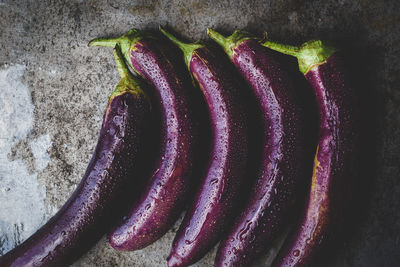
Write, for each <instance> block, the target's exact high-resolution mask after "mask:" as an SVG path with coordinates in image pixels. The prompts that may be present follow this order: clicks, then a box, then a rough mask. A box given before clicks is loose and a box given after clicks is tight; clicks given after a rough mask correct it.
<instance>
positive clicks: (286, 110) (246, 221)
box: [208, 29, 308, 266]
mask: <svg viewBox="0 0 400 267" xmlns="http://www.w3.org/2000/svg"><path fill="white" fill-rule="evenodd" d="M208 35H209V36H210V37H211V38H212V39H213V40H215V41H216V42H217V43H218V44H220V45H221V46H222V47H223V48H224V50H225V51H226V53H227V54H228V56H229V57H230V59H231V60H232V62H233V64H234V65H235V66H236V68H237V69H238V70H239V72H240V73H241V74H242V75H243V77H244V78H245V80H246V81H247V82H248V83H249V84H250V86H251V88H252V93H253V94H254V95H255V97H256V99H257V102H258V105H259V107H260V110H261V113H262V121H261V123H262V124H261V125H262V128H263V129H262V131H263V140H262V144H260V145H262V146H263V153H262V159H261V165H260V167H259V170H258V180H257V182H256V184H255V185H254V186H253V189H252V194H251V196H250V199H249V201H248V203H247V205H246V206H245V209H244V210H243V212H242V214H241V215H240V216H239V217H238V218H237V219H236V222H235V224H234V227H233V228H232V229H231V230H230V231H229V234H228V235H227V236H226V237H225V238H224V239H223V240H222V242H221V243H220V246H219V249H218V252H217V256H216V259H215V266H247V265H248V264H251V263H252V262H253V261H254V260H255V259H257V257H259V256H260V255H262V254H263V253H265V252H266V251H267V249H268V246H271V243H272V242H273V240H274V239H275V238H276V237H277V236H278V235H279V233H280V232H281V231H282V230H283V229H284V227H285V225H286V223H287V219H288V217H289V216H288V215H289V214H290V213H291V212H292V211H293V207H294V205H293V204H294V202H295V200H296V196H297V194H296V189H297V187H298V185H299V184H300V183H302V182H303V181H304V176H305V175H304V174H305V171H304V170H305V167H306V166H307V165H308V164H307V162H306V160H307V157H306V151H305V143H306V142H305V141H306V134H307V131H306V130H305V127H304V120H305V116H304V115H305V114H304V110H303V109H302V108H301V105H300V103H299V99H297V98H296V94H295V90H296V88H295V87H294V86H293V82H292V80H291V78H290V77H289V75H288V74H287V73H286V72H285V71H284V69H283V65H282V64H281V62H279V61H278V60H277V59H276V57H275V56H274V54H273V52H272V51H271V50H269V49H267V48H265V47H263V46H262V45H261V44H260V43H259V40H258V39H256V38H255V37H253V36H252V35H251V34H250V33H247V32H244V31H235V32H234V33H233V34H232V35H231V36H230V37H224V36H222V35H221V34H219V33H217V32H215V31H213V30H211V29H209V30H208Z"/></svg>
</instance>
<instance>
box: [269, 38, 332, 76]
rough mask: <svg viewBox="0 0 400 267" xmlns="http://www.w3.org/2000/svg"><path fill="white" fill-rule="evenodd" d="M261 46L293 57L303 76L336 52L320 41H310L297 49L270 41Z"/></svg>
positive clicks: (296, 47)
mask: <svg viewBox="0 0 400 267" xmlns="http://www.w3.org/2000/svg"><path fill="white" fill-rule="evenodd" d="M262 45H263V46H265V47H268V48H270V49H272V50H275V51H278V52H281V53H283V54H287V55H291V56H295V57H296V58H297V60H298V62H299V69H300V71H301V72H302V73H303V74H306V73H307V72H308V71H309V70H311V69H312V68H313V67H315V66H318V65H321V64H322V63H324V62H325V61H326V60H327V59H328V58H329V57H330V56H331V55H332V54H333V53H334V52H335V51H336V49H335V48H334V47H332V46H330V45H328V44H325V42H322V41H321V40H311V41H308V42H305V43H304V44H302V45H301V46H299V47H298V46H291V45H284V44H278V43H275V42H271V41H266V42H265V43H262Z"/></svg>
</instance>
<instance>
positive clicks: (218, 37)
mask: <svg viewBox="0 0 400 267" xmlns="http://www.w3.org/2000/svg"><path fill="white" fill-rule="evenodd" d="M207 35H208V36H209V37H210V38H211V39H213V40H214V41H215V42H216V43H217V44H219V45H220V46H221V47H222V48H223V49H224V50H225V53H226V54H227V55H228V56H229V58H230V59H232V56H233V51H232V46H233V45H234V43H233V42H232V40H231V39H230V38H228V37H225V36H223V35H222V34H220V33H219V32H216V31H214V30H213V29H211V28H207Z"/></svg>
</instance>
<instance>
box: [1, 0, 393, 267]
mask: <svg viewBox="0 0 400 267" xmlns="http://www.w3.org/2000/svg"><path fill="white" fill-rule="evenodd" d="M114 2H115V1H96V0H91V1H83V0H81V1H79V0H74V1H34V0H30V1H13V0H0V69H7V68H8V67H9V66H13V65H22V66H24V68H25V69H24V74H23V76H22V78H21V79H22V82H23V83H24V84H25V85H26V86H27V87H28V88H29V90H30V94H31V98H32V103H33V105H34V111H33V116H34V118H33V122H34V123H33V129H32V130H31V131H30V132H29V133H28V134H27V135H26V136H25V137H24V138H23V140H18V142H15V143H13V145H12V148H11V151H10V152H9V154H8V159H9V160H10V161H15V160H22V161H23V162H24V164H25V165H26V168H27V171H28V173H30V174H32V173H33V174H35V175H36V174H37V180H38V183H39V184H40V185H41V186H45V192H46V193H45V199H44V202H45V203H44V206H45V207H46V212H45V214H44V217H43V220H42V223H45V221H46V220H47V219H48V218H49V217H50V216H51V215H52V214H54V213H55V212H56V211H57V209H58V208H59V207H61V206H62V204H63V203H64V202H65V201H66V200H67V199H68V197H69V196H70V194H71V192H72V191H73V190H74V188H75V187H76V185H77V184H78V183H79V181H80V179H81V177H82V175H83V173H84V171H85V169H86V166H87V164H88V162H89V160H90V157H91V154H92V151H93V150H94V147H95V144H96V142H97V134H98V132H99V129H100V126H101V121H102V116H103V112H104V110H105V107H106V103H107V97H108V95H109V94H110V93H111V91H112V90H113V88H114V86H115V85H116V84H117V82H118V80H119V76H118V74H117V71H116V68H115V66H114V61H113V57H112V51H111V49H106V48H88V47H87V43H88V41H89V40H91V39H93V38H96V37H101V36H119V35H121V34H123V33H125V32H126V31H127V30H129V29H130V28H131V27H137V28H140V29H150V30H155V29H157V27H158V25H159V24H161V25H163V26H166V27H167V28H170V29H173V30H174V31H176V32H177V33H179V34H180V35H181V36H182V37H184V38H187V40H190V41H194V40H196V39H198V38H202V39H205V38H206V28H207V27H212V28H214V29H216V30H219V31H221V32H222V33H225V34H229V33H231V32H232V31H233V30H235V29H247V30H250V31H253V32H255V33H257V34H260V35H261V34H262V33H263V32H264V31H268V36H269V37H270V38H271V39H273V40H277V41H282V42H287V43H291V44H299V43H300V42H303V41H305V40H308V39H311V38H324V39H328V40H331V41H334V42H336V43H338V44H340V45H342V46H344V47H347V48H351V51H356V52H357V53H358V54H359V55H362V57H360V60H361V61H360V62H363V64H362V65H363V71H364V74H363V75H361V77H362V78H363V79H364V80H366V81H368V86H367V87H366V89H368V90H373V92H374V96H375V99H374V104H376V105H374V106H373V107H371V109H372V111H373V113H374V114H376V116H372V117H371V128H370V129H369V131H371V132H373V133H376V139H375V140H376V145H371V148H370V149H369V150H368V149H367V150H366V151H367V152H366V153H370V154H371V155H374V161H373V162H374V164H373V166H374V169H373V171H372V172H369V173H367V176H368V177H366V178H365V182H363V183H361V184H360V188H363V187H364V185H366V187H367V188H371V193H370V194H369V195H368V197H367V199H368V201H367V202H366V203H368V204H367V208H366V209H365V210H366V212H365V214H364V215H363V216H362V219H361V220H359V221H358V222H357V227H355V230H354V231H352V232H351V233H350V234H349V235H348V238H347V239H346V241H345V242H344V243H343V244H342V246H341V248H340V249H339V250H338V251H335V253H334V254H333V255H331V257H330V260H329V263H328V264H329V266H335V267H336V266H337V267H339V266H349V267H350V266H399V265H398V264H400V212H398V210H399V208H400V197H399V196H400V183H399V182H398V178H399V177H400V164H399V163H400V152H399V151H400V90H399V86H398V85H399V84H400V81H399V77H400V76H399V69H400V63H399V62H400V61H399V59H400V56H399V43H400V26H399V25H400V6H399V2H398V1H396V0H387V1H384V0H374V1H372V0H370V1H366V0H339V1H338V0H327V1H317V0H310V1H297V0H286V1H285V0H277V1H274V0H271V1H261V0H259V1H256V0H253V1H233V0H232V1H204V0H198V1H194V0H189V1H183V0H172V1H161V0H153V1H151V0H148V1H138V0H135V1H128V0H125V1H118V3H114ZM357 53H356V54H357ZM0 90H1V88H0ZM368 94H369V96H371V93H369V91H368ZM368 116H369V115H368ZM375 117H376V118H375ZM375 120H376V121H377V123H372V122H373V121H375ZM47 135H48V136H50V139H51V140H50V141H51V142H50V143H51V146H50V147H49V148H48V149H47V150H46V151H47V153H48V154H49V156H50V161H49V162H48V164H47V165H46V167H45V168H44V169H40V168H38V166H36V165H35V160H36V156H35V153H33V152H32V146H31V145H30V144H31V142H33V141H34V140H36V139H37V138H39V137H40V136H47ZM0 138H1V136H0ZM374 144H375V142H374ZM1 167H2V168H4V167H3V166H1ZM1 171H2V170H0V173H1ZM369 176H371V177H369ZM21 198H22V199H23V201H26V202H29V201H30V200H29V198H28V197H27V196H21ZM0 209H2V204H1V203H0ZM8 212H10V213H12V212H13V211H12V210H10V211H8ZM178 226H179V224H178V223H177V224H176V225H175V226H174V227H173V229H171V231H169V232H168V233H167V234H166V235H165V236H164V237H163V238H162V239H160V240H159V241H157V242H156V243H154V244H153V245H151V246H149V247H147V248H145V249H143V250H140V251H135V252H116V251H114V250H113V249H112V248H111V247H110V246H109V245H108V244H107V242H106V240H105V238H103V239H101V240H100V241H99V242H98V244H97V245H96V246H95V247H93V248H92V249H91V250H90V251H89V252H88V253H87V254H86V255H84V256H83V257H82V258H81V259H80V260H79V261H77V262H76V263H75V264H74V265H73V266H77V267H78V266H149V267H152V266H165V265H166V261H165V259H166V257H167V255H168V253H169V249H170V244H171V242H172V239H173V237H174V233H175V231H176V230H177V228H178ZM22 231H23V230H22ZM20 241H22V240H20ZM0 245H1V243H0ZM214 255H215V249H214V250H213V251H212V252H210V253H209V254H207V256H206V257H205V258H203V259H202V260H201V261H200V262H198V263H196V264H195V265H194V266H212V264H213V258H214ZM265 261H266V260H265V259H263V260H261V261H259V262H258V263H257V264H256V266H265Z"/></svg>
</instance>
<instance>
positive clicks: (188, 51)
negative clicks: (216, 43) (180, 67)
mask: <svg viewBox="0 0 400 267" xmlns="http://www.w3.org/2000/svg"><path fill="white" fill-rule="evenodd" d="M159 29H160V31H161V32H162V34H164V35H165V36H166V37H167V38H168V39H170V40H171V41H172V42H173V43H174V44H176V45H177V46H178V47H179V48H180V49H181V50H182V52H183V55H184V57H185V62H186V66H187V67H188V68H189V70H190V60H191V59H192V55H193V53H194V50H196V49H197V48H201V47H203V46H204V45H202V44H199V43H184V42H182V41H180V40H179V39H178V38H176V37H175V36H173V35H172V34H170V33H169V32H167V31H166V30H164V29H163V28H162V27H161V26H159Z"/></svg>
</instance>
